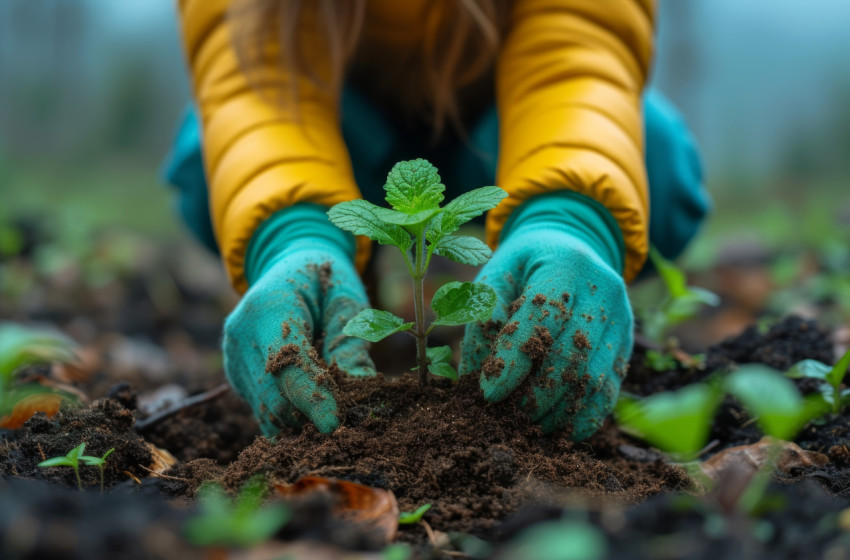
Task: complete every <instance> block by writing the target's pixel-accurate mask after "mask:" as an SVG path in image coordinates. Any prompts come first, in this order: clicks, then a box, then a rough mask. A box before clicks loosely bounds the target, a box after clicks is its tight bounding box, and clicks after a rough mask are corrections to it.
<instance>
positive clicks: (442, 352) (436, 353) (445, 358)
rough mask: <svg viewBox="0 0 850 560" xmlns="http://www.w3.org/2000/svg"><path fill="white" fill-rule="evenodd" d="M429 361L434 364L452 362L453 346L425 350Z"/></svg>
mask: <svg viewBox="0 0 850 560" xmlns="http://www.w3.org/2000/svg"><path fill="white" fill-rule="evenodd" d="M425 355H426V356H428V361H429V362H430V363H432V364H441V363H448V362H451V361H452V347H451V346H435V347H433V348H428V349H426V350H425Z"/></svg>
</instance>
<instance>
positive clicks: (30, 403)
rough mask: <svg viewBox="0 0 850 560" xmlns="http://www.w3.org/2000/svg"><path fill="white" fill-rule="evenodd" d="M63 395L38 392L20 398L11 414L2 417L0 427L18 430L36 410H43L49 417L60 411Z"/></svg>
mask: <svg viewBox="0 0 850 560" xmlns="http://www.w3.org/2000/svg"><path fill="white" fill-rule="evenodd" d="M61 402H62V395H59V394H58V393H36V394H35V395H29V396H28V397H24V398H23V399H21V400H19V401H18V403H17V404H16V405H15V406H14V407H13V408H12V412H11V414H8V415H6V416H4V417H3V418H2V419H0V428H6V429H7V430H17V429H18V428H20V427H21V426H23V425H24V422H26V421H27V420H29V419H30V418H31V417H32V415H33V414H35V413H36V412H43V413H45V414H46V415H47V417H48V418H53V416H54V415H55V414H56V413H57V412H59V404H60V403H61Z"/></svg>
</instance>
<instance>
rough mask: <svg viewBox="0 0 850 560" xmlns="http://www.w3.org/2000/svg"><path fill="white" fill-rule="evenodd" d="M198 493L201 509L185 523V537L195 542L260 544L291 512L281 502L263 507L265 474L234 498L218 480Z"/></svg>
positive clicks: (281, 525) (206, 485)
mask: <svg viewBox="0 0 850 560" xmlns="http://www.w3.org/2000/svg"><path fill="white" fill-rule="evenodd" d="M198 494H199V500H200V506H201V512H200V514H199V515H198V516H197V517H193V518H192V519H190V520H189V521H187V522H186V525H185V526H184V527H183V530H184V534H185V535H186V538H187V539H188V540H189V541H190V542H191V543H192V544H194V545H196V546H221V547H230V546H232V547H239V548H247V547H251V546H254V545H258V544H260V543H263V542H265V541H267V540H268V539H270V538H271V537H272V536H273V535H274V534H275V533H277V531H278V530H280V529H281V527H283V526H284V525H286V523H287V522H288V521H289V519H290V516H291V512H290V510H289V508H288V507H287V506H286V505H284V504H282V503H274V504H269V505H267V506H265V507H263V498H264V497H265V495H266V485H265V483H264V482H263V480H262V478H255V479H253V480H251V481H249V482H248V483H247V484H245V486H243V487H242V489H241V490H240V492H239V495H238V496H237V497H236V499H235V500H234V499H231V498H229V497H228V496H227V494H226V493H225V492H224V490H223V489H222V487H221V486H219V485H218V484H215V483H209V484H205V485H204V486H202V487H201V489H200V490H199V491H198Z"/></svg>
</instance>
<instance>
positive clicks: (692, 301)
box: [639, 247, 720, 371]
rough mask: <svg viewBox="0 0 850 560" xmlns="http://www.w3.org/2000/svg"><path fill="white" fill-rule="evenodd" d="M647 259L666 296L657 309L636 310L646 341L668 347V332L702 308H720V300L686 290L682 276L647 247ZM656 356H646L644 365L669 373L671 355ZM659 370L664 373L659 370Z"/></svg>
mask: <svg viewBox="0 0 850 560" xmlns="http://www.w3.org/2000/svg"><path fill="white" fill-rule="evenodd" d="M649 258H650V260H651V261H652V264H653V265H655V269H656V270H657V271H658V275H659V276H660V277H661V280H662V282H663V283H664V287H665V288H666V291H667V296H666V298H665V299H664V302H663V303H662V304H661V306H660V307H651V308H644V309H639V315H640V319H641V330H642V332H643V334H644V336H646V337H647V338H648V339H649V340H651V341H653V342H656V343H658V344H665V345H667V344H668V334H669V332H670V329H672V328H673V327H674V326H676V325H678V324H679V323H683V322H685V321H687V320H689V319H692V318H694V317H695V316H696V314H697V313H698V312H699V310H700V309H701V308H702V307H703V306H706V305H709V306H713V307H716V306H717V305H719V304H720V298H719V297H718V296H717V294H714V293H712V292H709V291H708V290H704V289H702V288H696V287H693V286H688V284H687V278H686V277H685V273H684V272H683V271H682V270H681V269H679V268H678V267H677V266H676V265H675V264H673V263H672V262H671V261H669V260H667V259H665V258H664V257H663V256H662V255H661V253H660V252H659V251H658V249H656V248H655V247H650V249H649ZM673 346H675V339H674V341H673ZM655 353H656V354H657V356H655V357H649V356H647V365H648V366H649V367H651V368H652V369H654V370H656V371H666V370H668V369H671V368H669V367H666V366H668V365H669V364H670V363H674V362H673V360H675V358H674V356H673V355H672V354H671V352H669V351H667V352H657V351H656V352H655ZM662 367H666V369H663V370H662V369H658V368H662Z"/></svg>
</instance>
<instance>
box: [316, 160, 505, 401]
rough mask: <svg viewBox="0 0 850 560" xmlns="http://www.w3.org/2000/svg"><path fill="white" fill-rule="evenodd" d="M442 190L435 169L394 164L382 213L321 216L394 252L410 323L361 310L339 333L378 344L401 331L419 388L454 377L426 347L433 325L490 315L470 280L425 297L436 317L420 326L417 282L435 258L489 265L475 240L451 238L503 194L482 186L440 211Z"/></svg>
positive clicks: (363, 210) (439, 354)
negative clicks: (409, 300)
mask: <svg viewBox="0 0 850 560" xmlns="http://www.w3.org/2000/svg"><path fill="white" fill-rule="evenodd" d="M445 188H446V187H445V185H443V184H442V183H441V182H440V175H439V174H438V173H437V168H436V167H434V166H433V165H431V164H430V163H429V162H428V161H426V160H424V159H416V160H412V161H402V162H399V163H397V164H396V165H395V166H394V167H393V168H392V170H391V171H390V172H389V174H388V175H387V183H386V185H384V190H385V191H386V193H387V194H386V201H387V202H388V203H389V204H390V206H392V209H390V208H383V207H380V206H376V205H374V204H372V203H370V202H367V201H365V200H352V201H349V202H342V203H340V204H337V205H336V206H334V207H333V208H331V209H330V211H329V212H328V217H329V218H330V220H331V222H333V223H334V224H335V225H336V226H337V227H339V228H341V229H344V230H346V231H350V232H351V233H353V234H355V235H365V236H366V237H368V238H369V239H372V240H373V241H377V242H378V243H380V244H382V245H393V246H395V247H398V249H399V251H401V254H402V255H403V257H404V263H405V265H406V266H407V271H408V273H409V274H410V277H411V279H412V281H413V304H414V314H415V322H413V323H405V322H404V320H403V319H402V318H401V317H396V316H395V315H393V314H392V313H389V312H388V311H379V310H376V309H367V310H365V311H363V312H361V313H360V314H358V315H357V316H356V317H354V318H353V319H351V321H349V322H348V324H347V325H346V326H345V328H344V329H343V332H344V333H345V334H346V335H348V336H356V337H359V338H363V339H365V340H368V341H370V342H378V341H379V340H382V339H384V338H386V337H387V336H389V335H391V334H393V333H396V332H408V333H410V334H412V335H413V336H414V337H415V338H416V339H417V359H418V364H419V365H418V370H419V382H420V383H421V384H422V385H425V384H426V383H427V379H428V377H427V376H428V372H430V373H432V374H433V375H438V376H442V377H448V378H450V379H457V372H456V371H455V369H454V368H453V367H452V366H451V365H450V363H449V361H450V358H451V352H450V351H448V350H447V347H443V348H437V349H433V348H428V335H429V334H430V333H431V331H432V330H433V329H434V328H435V327H437V326H440V325H443V326H450V325H464V324H466V323H470V322H472V321H484V320H487V319H489V318H490V316H491V315H492V314H493V309H494V308H495V306H496V293H495V292H494V291H493V289H492V288H491V287H490V286H488V285H486V284H482V283H476V282H450V283H448V284H446V285H444V286H442V287H441V288H439V289H438V290H437V292H436V293H435V294H434V297H433V298H432V299H431V309H432V310H433V311H434V313H435V315H436V319H435V320H434V321H433V322H432V323H431V325H430V326H427V327H426V325H425V295H424V278H425V274H426V272H427V271H428V265H429V264H430V263H431V257H432V256H433V255H435V254H437V255H440V256H441V257H445V258H447V259H450V260H453V261H455V262H459V263H462V264H468V265H471V266H479V265H481V264H484V263H485V262H487V260H489V258H490V255H491V251H490V248H489V247H487V245H486V244H485V243H484V242H482V241H480V240H479V239H477V238H475V237H469V236H463V235H452V234H453V233H454V232H456V231H457V230H458V229H459V228H460V226H461V225H463V224H465V223H466V222H468V221H470V220H471V219H473V218H475V217H476V216H480V215H481V214H483V213H484V212H486V211H487V210H490V209H491V208H494V207H495V206H496V205H498V204H499V202H501V201H502V199H503V198H505V197H506V196H507V193H506V192H505V191H503V190H502V189H500V188H498V187H482V188H480V189H475V190H472V191H470V192H468V193H466V194H463V195H461V196H459V197H457V198H456V199H455V200H453V201H451V202H449V203H448V204H446V205H445V206H443V207H440V203H441V202H442V201H443V199H444V196H443V191H445Z"/></svg>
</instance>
